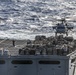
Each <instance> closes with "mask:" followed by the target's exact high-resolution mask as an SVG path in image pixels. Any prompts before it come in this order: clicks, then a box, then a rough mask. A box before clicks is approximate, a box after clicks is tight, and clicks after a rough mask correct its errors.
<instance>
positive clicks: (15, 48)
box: [0, 39, 26, 56]
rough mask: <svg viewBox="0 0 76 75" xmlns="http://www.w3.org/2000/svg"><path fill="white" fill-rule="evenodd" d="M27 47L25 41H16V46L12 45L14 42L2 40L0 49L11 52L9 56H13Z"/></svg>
mask: <svg viewBox="0 0 76 75" xmlns="http://www.w3.org/2000/svg"><path fill="white" fill-rule="evenodd" d="M25 45H26V41H25V40H15V46H13V44H12V40H1V39H0V49H3V50H5V49H6V50H9V54H10V55H12V56H15V55H18V50H19V49H20V48H22V47H24V46H25Z"/></svg>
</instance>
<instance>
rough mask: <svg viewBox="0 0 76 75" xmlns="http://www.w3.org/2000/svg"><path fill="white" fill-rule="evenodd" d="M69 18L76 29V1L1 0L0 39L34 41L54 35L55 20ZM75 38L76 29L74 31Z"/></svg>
mask: <svg viewBox="0 0 76 75" xmlns="http://www.w3.org/2000/svg"><path fill="white" fill-rule="evenodd" d="M62 17H65V18H67V17H69V18H70V19H72V20H73V22H71V23H70V24H72V25H74V27H76V26H75V25H76V22H74V21H76V0H0V38H4V39H20V40H22V39H34V37H35V36H36V35H46V37H48V36H52V35H54V30H53V29H52V26H53V25H55V24H56V23H57V21H56V20H55V19H59V18H62ZM73 33H74V34H72V33H70V35H73V36H74V37H75V38H76V36H75V34H76V32H75V28H74V30H73Z"/></svg>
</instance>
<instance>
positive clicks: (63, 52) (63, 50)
mask: <svg viewBox="0 0 76 75" xmlns="http://www.w3.org/2000/svg"><path fill="white" fill-rule="evenodd" d="M67 51H68V47H67V45H66V44H64V45H63V46H62V54H63V55H66V54H67Z"/></svg>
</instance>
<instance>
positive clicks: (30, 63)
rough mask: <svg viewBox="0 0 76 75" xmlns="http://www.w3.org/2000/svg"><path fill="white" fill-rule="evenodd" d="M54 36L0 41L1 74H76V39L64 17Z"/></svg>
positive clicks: (56, 27)
mask: <svg viewBox="0 0 76 75" xmlns="http://www.w3.org/2000/svg"><path fill="white" fill-rule="evenodd" d="M61 21H62V22H61V23H58V24H57V25H56V26H54V27H53V29H55V35H54V36H50V37H46V36H44V35H37V36H36V37H35V39H34V40H26V41H25V40H23V41H19V40H12V41H11V40H8V39H6V40H0V75H76V40H75V39H74V38H73V37H72V36H68V35H69V32H70V30H72V29H73V26H70V25H68V24H67V23H66V22H65V19H62V20H61Z"/></svg>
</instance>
